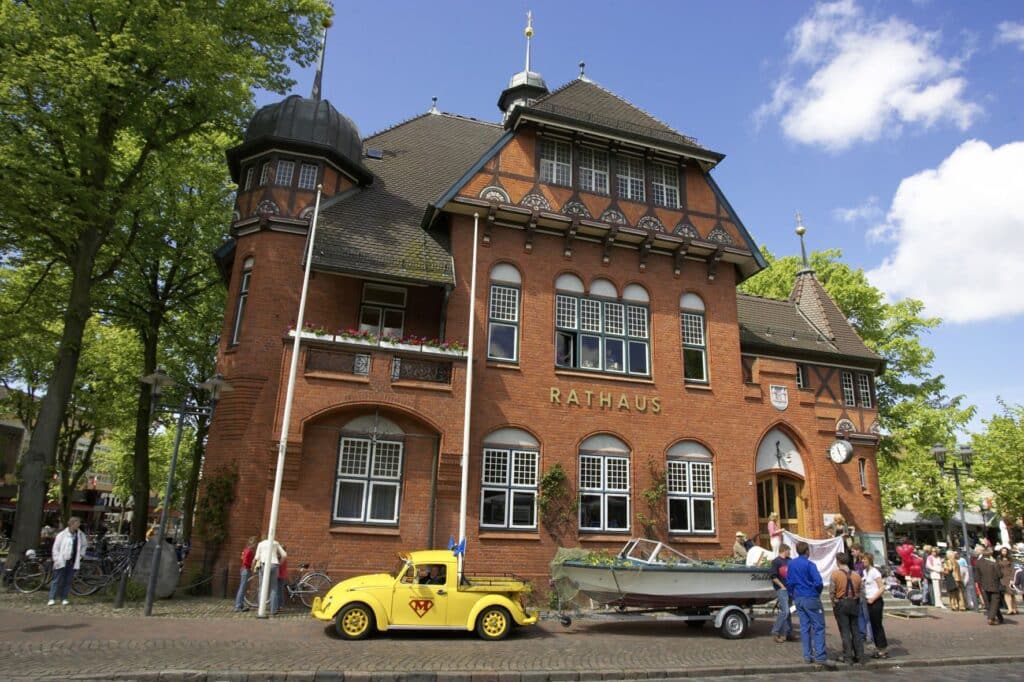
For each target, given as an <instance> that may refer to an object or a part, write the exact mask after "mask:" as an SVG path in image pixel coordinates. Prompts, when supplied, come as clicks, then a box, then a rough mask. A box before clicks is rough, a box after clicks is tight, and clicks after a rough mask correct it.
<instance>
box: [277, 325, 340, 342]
mask: <svg viewBox="0 0 1024 682" xmlns="http://www.w3.org/2000/svg"><path fill="white" fill-rule="evenodd" d="M295 335H296V334H295V325H294V324H290V325H288V336H295ZM302 338H304V339H330V338H331V335H330V334H328V333H327V328H326V327H324V326H323V325H322V324H316V323H315V322H306V323H305V324H303V325H302Z"/></svg>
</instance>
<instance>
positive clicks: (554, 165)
mask: <svg viewBox="0 0 1024 682" xmlns="http://www.w3.org/2000/svg"><path fill="white" fill-rule="evenodd" d="M540 181H541V182H543V183H546V184H549V185H564V186H566V187H568V186H569V185H571V184H572V150H571V149H570V147H569V143H568V142H558V141H556V140H543V141H542V142H541V145H540Z"/></svg>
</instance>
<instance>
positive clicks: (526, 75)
mask: <svg viewBox="0 0 1024 682" xmlns="http://www.w3.org/2000/svg"><path fill="white" fill-rule="evenodd" d="M523 35H525V36H526V68H525V69H523V70H522V71H520V72H519V73H517V74H515V75H513V76H512V78H511V79H509V82H508V87H507V88H505V89H504V90H503V91H502V93H501V97H499V98H498V108H499V109H501V110H502V111H504V112H505V114H506V116H507V115H508V113H509V112H511V111H512V109H514V108H515V107H516V106H517V105H520V104H522V105H528V104H530V102H532V101H534V100H536V99H538V98H540V97H543V96H544V95H546V94H548V86H547V83H545V82H544V78H543V77H542V76H541V75H540V74H539V73H537V72H536V71H531V70H530V66H531V64H530V57H531V55H530V51H531V49H532V47H533V12H527V13H526V30H524V31H523Z"/></svg>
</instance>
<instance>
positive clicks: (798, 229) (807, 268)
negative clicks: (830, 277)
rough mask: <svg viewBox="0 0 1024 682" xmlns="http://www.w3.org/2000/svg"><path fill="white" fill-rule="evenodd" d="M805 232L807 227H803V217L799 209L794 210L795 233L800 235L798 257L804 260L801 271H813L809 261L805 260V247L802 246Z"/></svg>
mask: <svg viewBox="0 0 1024 682" xmlns="http://www.w3.org/2000/svg"><path fill="white" fill-rule="evenodd" d="M805 232H807V228H806V227H804V217H803V216H802V215H801V214H800V211H797V212H796V233H797V235H799V236H800V257H801V258H802V259H803V262H804V269H803V270H802V271H801V273H803V272H814V271H813V270H811V265H810V263H808V262H807V247H805V246H804V233H805Z"/></svg>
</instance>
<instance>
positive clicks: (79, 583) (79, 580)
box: [71, 561, 106, 597]
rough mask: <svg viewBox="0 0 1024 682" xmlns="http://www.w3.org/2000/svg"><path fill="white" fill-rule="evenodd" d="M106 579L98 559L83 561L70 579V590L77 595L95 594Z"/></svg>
mask: <svg viewBox="0 0 1024 682" xmlns="http://www.w3.org/2000/svg"><path fill="white" fill-rule="evenodd" d="M105 582H106V579H105V576H104V575H103V568H101V567H100V564H99V562H98V561H83V562H82V563H81V565H80V566H79V568H78V570H77V571H75V578H74V580H72V581H71V592H72V594H75V595H77V596H79V597H85V596H87V595H90V594H95V593H96V592H97V591H98V590H99V589H100V588H101V587H103V585H104V584H105Z"/></svg>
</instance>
